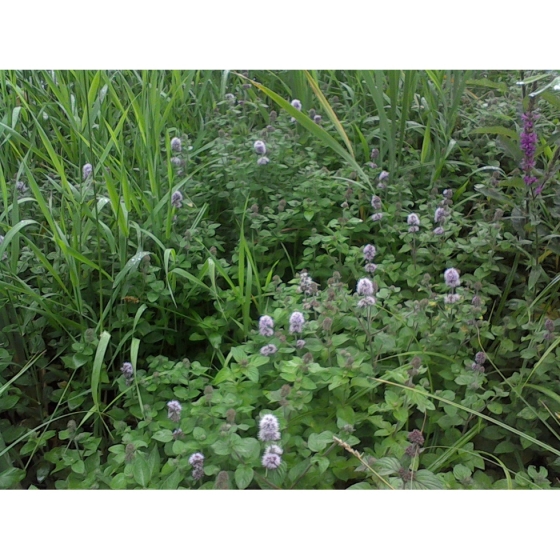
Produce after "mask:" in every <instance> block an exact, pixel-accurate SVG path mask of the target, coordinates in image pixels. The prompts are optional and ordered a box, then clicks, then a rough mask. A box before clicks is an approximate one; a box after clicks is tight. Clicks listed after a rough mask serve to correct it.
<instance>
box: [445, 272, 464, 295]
mask: <svg viewBox="0 0 560 560" xmlns="http://www.w3.org/2000/svg"><path fill="white" fill-rule="evenodd" d="M443 278H444V280H445V284H446V285H447V287H448V288H449V289H450V290H451V293H450V294H448V295H446V296H445V298H444V301H445V303H448V304H453V303H457V302H458V301H459V300H460V299H461V298H460V296H459V294H456V293H455V288H458V287H459V286H460V285H461V278H460V276H459V271H458V270H457V269H455V268H448V269H447V270H446V271H445V272H444V273H443Z"/></svg>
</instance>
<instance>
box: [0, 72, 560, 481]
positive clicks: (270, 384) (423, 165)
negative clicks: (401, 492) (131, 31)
mask: <svg viewBox="0 0 560 560" xmlns="http://www.w3.org/2000/svg"><path fill="white" fill-rule="evenodd" d="M559 108H560V78H557V77H556V74H555V73H554V72H547V73H542V72H533V71H525V72H496V71H493V72H482V71H476V72H475V71H354V72H351V71H316V72H306V71H276V72H269V71H250V72H243V71H239V72H214V71H171V72H163V71H141V72H136V71H55V72H47V71H2V72H0V189H1V195H0V197H1V198H0V488H5V489H7V488H59V489H64V488H87V489H97V488H98V489H104V488H113V489H124V488H158V489H177V488H192V489H195V488H196V489H199V488H205V489H214V488H218V489H228V488H231V489H245V488H251V489H252V488H264V489H272V488H274V489H347V488H349V489H375V488H380V489H469V488H471V489H501V488H504V489H505V488H526V489H546V488H555V487H557V486H558V485H559V483H560V481H559V479H558V477H559V475H560V459H559V458H560V445H559V439H560V436H559V419H560V383H559V376H558V373H559V372H558V367H557V361H558V358H559V357H560V354H559V353H560V350H559V349H558V343H559V341H560V337H559V335H558V330H559V329H558V327H559V326H560V320H559V318H558V311H557V309H558V289H559V287H560V284H559V282H558V280H559V279H560V266H559V255H560V243H559V238H560V233H559V232H558V217H559V216H560V196H559V192H560V191H559V188H558V185H559V182H558V179H559V175H558V170H559V153H560V152H559V149H558V140H559V139H560V131H559V128H558V123H559V119H558V110H559Z"/></svg>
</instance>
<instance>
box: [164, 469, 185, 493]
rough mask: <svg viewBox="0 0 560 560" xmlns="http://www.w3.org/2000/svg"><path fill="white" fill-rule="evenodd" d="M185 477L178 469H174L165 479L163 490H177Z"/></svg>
mask: <svg viewBox="0 0 560 560" xmlns="http://www.w3.org/2000/svg"><path fill="white" fill-rule="evenodd" d="M183 478H184V476H183V475H182V474H181V473H180V472H179V471H178V470H174V471H173V472H172V473H171V474H170V475H169V476H168V477H167V478H165V479H164V480H163V482H162V483H161V486H160V488H161V489H162V490H177V488H178V487H179V484H180V483H181V481H182V480H183Z"/></svg>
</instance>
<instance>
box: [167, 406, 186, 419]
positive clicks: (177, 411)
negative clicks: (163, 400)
mask: <svg viewBox="0 0 560 560" xmlns="http://www.w3.org/2000/svg"><path fill="white" fill-rule="evenodd" d="M181 410H183V407H182V406H181V404H180V403H179V401H169V402H168V403H167V418H169V420H171V421H172V422H180V421H181Z"/></svg>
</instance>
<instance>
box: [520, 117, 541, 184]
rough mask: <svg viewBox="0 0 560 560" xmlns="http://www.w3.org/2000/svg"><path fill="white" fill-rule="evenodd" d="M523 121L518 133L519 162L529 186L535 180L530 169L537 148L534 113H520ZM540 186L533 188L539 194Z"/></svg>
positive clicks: (532, 165) (533, 166) (532, 167)
mask: <svg viewBox="0 0 560 560" xmlns="http://www.w3.org/2000/svg"><path fill="white" fill-rule="evenodd" d="M521 119H522V121H523V130H522V132H521V135H520V138H519V139H520V144H521V149H522V150H523V154H524V157H523V161H522V162H521V169H523V173H524V175H523V181H525V184H526V185H527V186H528V187H530V186H531V185H534V184H535V183H536V182H537V178H536V177H533V176H532V171H533V169H534V168H535V152H536V150H537V140H538V138H537V133H536V132H535V120H536V115H535V113H533V111H532V110H529V111H527V112H526V113H523V115H521ZM541 191H542V187H538V188H537V189H536V190H535V194H540V193H541Z"/></svg>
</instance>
